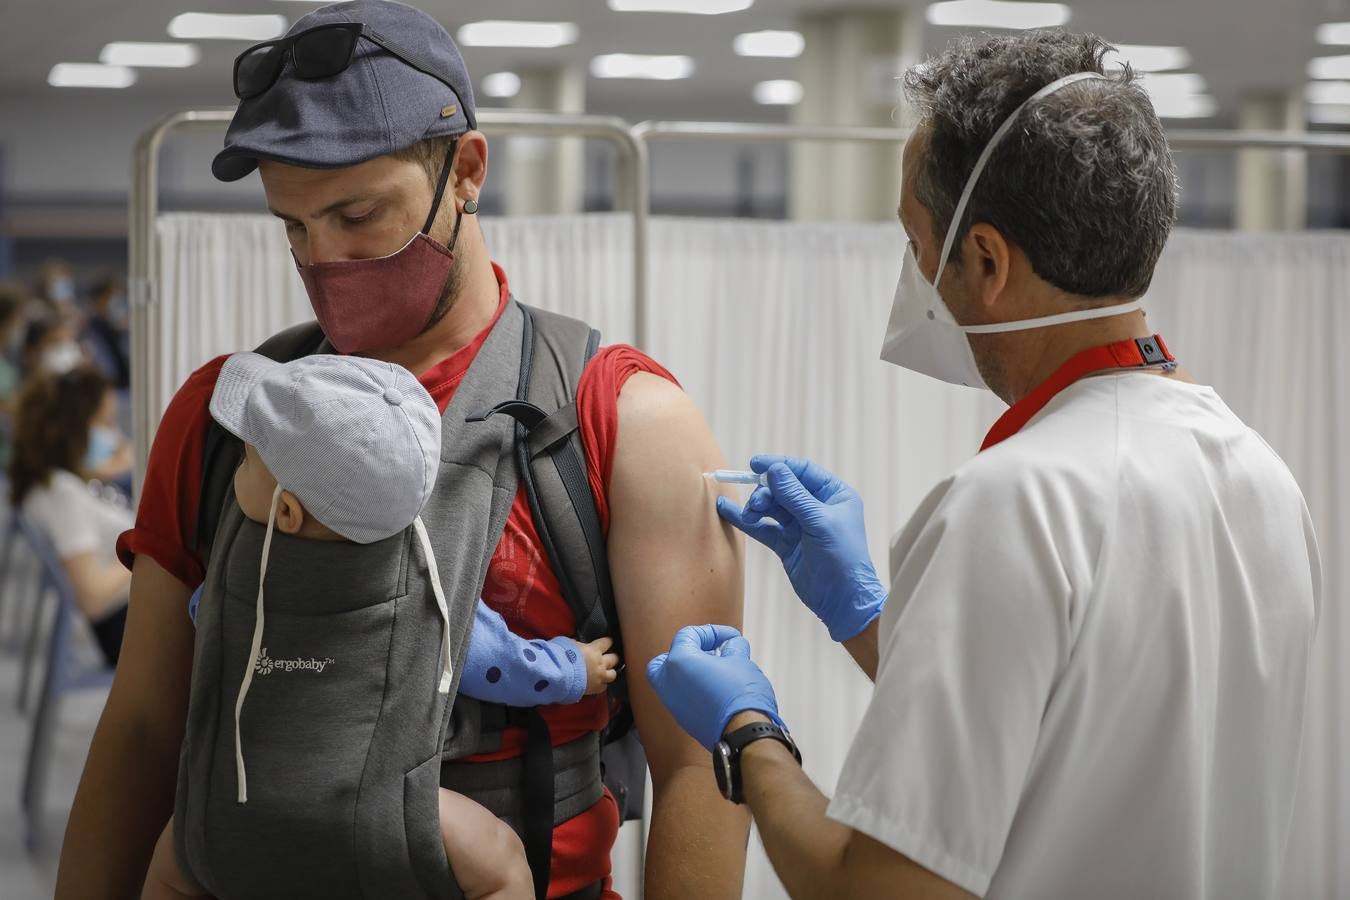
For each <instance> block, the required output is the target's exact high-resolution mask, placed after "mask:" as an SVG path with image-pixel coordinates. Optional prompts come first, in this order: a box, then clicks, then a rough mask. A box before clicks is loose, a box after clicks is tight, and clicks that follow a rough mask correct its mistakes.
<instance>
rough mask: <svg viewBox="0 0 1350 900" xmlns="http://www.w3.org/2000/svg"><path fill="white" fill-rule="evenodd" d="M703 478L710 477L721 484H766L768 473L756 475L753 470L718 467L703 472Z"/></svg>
mask: <svg viewBox="0 0 1350 900" xmlns="http://www.w3.org/2000/svg"><path fill="white" fill-rule="evenodd" d="M703 477H704V478H711V479H712V480H713V481H716V482H719V483H721V484H753V485H763V486H768V484H769V476H768V475H756V474H755V473H754V472H741V471H738V470H736V469H718V470H717V471H716V472H704V473H703Z"/></svg>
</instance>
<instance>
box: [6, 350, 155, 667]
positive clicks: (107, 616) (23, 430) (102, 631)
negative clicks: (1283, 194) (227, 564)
mask: <svg viewBox="0 0 1350 900" xmlns="http://www.w3.org/2000/svg"><path fill="white" fill-rule="evenodd" d="M115 413H116V395H115V394H114V393H113V390H112V386H111V385H110V384H109V383H108V380H107V379H106V378H104V377H103V376H102V375H100V374H99V373H98V372H97V371H96V370H94V369H93V368H90V367H87V366H81V367H79V368H76V369H72V370H71V371H69V372H66V373H65V374H63V375H50V374H40V375H38V376H36V377H33V378H30V379H29V380H28V381H27V382H25V384H24V386H23V388H22V389H21V390H20V392H19V398H18V405H17V409H16V413H15V418H14V454H13V459H12V460H11V461H10V466H9V477H10V502H11V503H12V504H13V505H14V508H15V509H17V510H19V511H20V512H22V513H23V514H24V515H25V516H27V517H28V518H29V520H30V521H31V522H32V523H33V524H34V525H36V526H37V527H38V528H40V529H42V531H43V532H45V533H46V534H47V536H48V537H49V538H50V539H51V542H52V545H53V546H54V547H55V548H56V553H57V555H58V556H59V557H60V558H61V562H62V563H63V564H64V565H65V569H66V575H67V577H69V579H70V584H71V587H72V588H74V591H75V603H76V605H77V606H79V608H80V612H82V613H83V614H84V616H85V617H86V618H87V619H88V620H89V623H90V625H91V626H92V627H93V630H94V636H95V637H96V638H97V640H98V645H99V648H100V649H101V650H102V651H103V655H104V657H105V658H106V659H107V661H108V664H109V665H116V664H117V656H118V651H119V649H120V648H121V645H122V632H123V630H124V628H125V626H126V619H127V597H128V595H129V592H130V587H131V573H130V572H128V571H127V570H126V569H125V568H124V567H123V566H122V565H121V563H119V562H118V561H117V559H116V555H115V548H116V544H117V536H118V535H119V534H121V533H122V532H123V531H125V530H127V529H128V528H130V527H131V526H132V524H133V521H134V517H133V515H132V513H131V510H130V509H129V508H127V507H126V506H122V505H118V504H115V503H110V502H108V501H107V500H105V499H102V498H100V497H99V496H96V495H95V493H94V492H93V491H92V490H91V488H90V485H89V483H88V479H87V477H86V474H85V470H86V466H87V463H88V461H89V460H90V458H91V457H90V450H91V449H92V448H93V447H94V445H95V444H96V443H97V442H98V440H99V439H98V438H96V434H97V433H98V431H99V429H101V428H104V427H105V423H106V422H107V420H108V418H109V416H110V414H115Z"/></svg>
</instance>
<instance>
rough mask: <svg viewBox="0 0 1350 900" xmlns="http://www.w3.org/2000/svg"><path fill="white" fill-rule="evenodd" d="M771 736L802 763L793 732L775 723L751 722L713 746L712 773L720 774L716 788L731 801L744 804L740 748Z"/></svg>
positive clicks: (798, 763)
mask: <svg viewBox="0 0 1350 900" xmlns="http://www.w3.org/2000/svg"><path fill="white" fill-rule="evenodd" d="M764 738H770V739H772V740H775V741H779V742H780V743H782V745H783V746H785V747H787V748H788V750H790V751H792V757H793V758H794V759H795V760H797V765H801V763H802V753H801V751H800V750H798V749H797V744H796V742H795V741H793V740H792V735H790V734H788V733H787V731H786V730H785V729H783V728H780V727H779V726H777V725H775V724H774V723H772V722H751V723H750V724H749V725H746V726H744V727H742V728H737V729H736V730H735V731H733V732H731V734H728V735H727V736H726V737H724V738H722V739H721V740H720V741H718V742H717V743H716V744H715V745H714V746H713V751H712V755H713V774H715V775H716V776H717V787H718V788H719V789H720V790H721V791H722V796H723V797H726V798H727V799H728V800H730V801H731V802H732V803H744V802H745V792H744V791H743V790H742V787H741V751H742V750H744V749H745V748H746V747H747V746H749V745H750V744H753V743H754V742H755V741H758V740H762V739H764Z"/></svg>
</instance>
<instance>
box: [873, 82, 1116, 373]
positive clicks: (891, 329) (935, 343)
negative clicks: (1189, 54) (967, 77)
mask: <svg viewBox="0 0 1350 900" xmlns="http://www.w3.org/2000/svg"><path fill="white" fill-rule="evenodd" d="M1101 77H1103V76H1101V75H1098V74H1096V73H1095V72H1080V73H1078V74H1077V75H1069V76H1067V77H1065V78H1061V79H1059V80H1058V81H1052V82H1051V83H1050V84H1048V85H1046V86H1045V87H1043V88H1041V89H1040V90H1039V91H1037V92H1036V93H1035V94H1032V95H1031V97H1029V98H1028V99H1027V100H1026V102H1024V103H1023V104H1022V105H1021V106H1019V107H1017V109H1015V110H1013V113H1012V115H1010V116H1008V118H1007V119H1005V120H1004V121H1003V124H1002V125H1000V126H999V127H998V130H997V131H995V132H994V136H993V137H992V138H990V139H989V143H988V144H987V145H986V146H985V148H984V151H983V152H982V153H981V154H980V158H979V159H978V160H976V162H975V168H974V169H973V170H972V171H971V173H970V178H969V179H967V181H966V186H965V189H964V190H963V191H962V192H961V199H960V201H959V202H958V203H957V204H956V211H955V212H954V213H953V214H952V221H951V224H950V225H949V226H948V227H947V237H946V240H945V241H943V244H942V256H941V258H940V259H939V260H938V270H937V277H936V279H935V282H934V283H930V282H929V281H928V279H926V278H924V277H923V273H922V272H920V271H919V262H918V260H917V259H915V257H914V246H913V245H912V244H911V245H910V246H909V247H907V248H906V249H905V256H904V260H903V262H902V263H901V265H900V283H899V284H898V285H897V286H896V289H895V300H894V302H893V303H892V305H891V318H890V322H889V323H887V325H886V338H885V340H884V341H883V342H882V345H881V358H882V359H883V360H885V361H886V362H888V363H893V364H895V365H897V366H900V367H901V368H905V369H909V370H911V371H914V372H918V373H919V374H921V375H927V376H929V377H931V378H936V379H938V380H939V381H945V382H947V383H948V384H962V385H965V386H966V387H973V388H984V389H985V390H988V387H989V386H988V385H986V384H985V383H984V379H983V378H982V377H980V370H979V368H978V367H977V366H976V365H975V354H974V353H972V352H971V350H970V341H969V340H968V339H967V338H966V335H968V334H996V333H999V332H1005V331H1025V330H1028V329H1031V328H1047V327H1049V326H1051V325H1063V324H1064V323H1066V322H1081V321H1084V320H1086V319H1100V318H1105V317H1107V316H1123V315H1125V314H1126V313H1131V312H1134V311H1135V310H1137V309H1139V308H1140V306H1141V305H1142V303H1141V301H1139V300H1135V301H1133V302H1132V303H1122V304H1120V305H1117V306H1104V307H1100V308H1097V309H1083V310H1077V311H1075V312H1067V313H1060V314H1059V315H1054V316H1040V317H1038V318H1035V319H1022V320H1020V321H1016V322H999V323H997V324H994V325H959V324H957V322H956V319H955V318H954V317H953V316H952V312H951V310H950V309H949V308H948V307H947V304H946V303H945V302H944V301H943V299H942V295H941V294H939V293H938V289H937V287H936V286H935V284H941V283H942V273H943V272H944V271H945V270H946V268H947V260H948V259H949V258H950V257H951V252H952V244H953V243H955V241H956V232H957V229H958V228H959V227H960V224H961V219H962V217H963V216H965V213H966V205H967V204H968V203H969V202H970V195H971V194H972V193H973V192H974V190H975V185H976V184H977V183H978V182H979V180H980V174H981V173H982V172H983V171H984V167H985V165H986V164H987V163H988V162H989V157H990V156H991V155H993V152H994V148H995V147H997V146H998V143H999V141H1001V140H1002V139H1003V136H1004V135H1005V134H1007V133H1008V131H1009V130H1010V129H1011V128H1012V126H1013V123H1014V122H1016V121H1017V117H1018V116H1019V115H1020V114H1021V112H1022V110H1023V109H1025V108H1026V107H1027V105H1028V104H1030V103H1032V102H1033V101H1035V100H1039V99H1040V98H1042V97H1045V96H1048V95H1050V94H1053V93H1054V92H1055V91H1057V90H1059V89H1060V88H1062V87H1066V86H1068V85H1070V84H1073V83H1074V82H1077V81H1082V80H1083V79H1085V78H1101Z"/></svg>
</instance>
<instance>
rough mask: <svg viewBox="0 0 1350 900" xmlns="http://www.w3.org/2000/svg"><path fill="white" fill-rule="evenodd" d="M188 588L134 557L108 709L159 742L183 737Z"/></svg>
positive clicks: (188, 666)
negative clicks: (128, 602)
mask: <svg viewBox="0 0 1350 900" xmlns="http://www.w3.org/2000/svg"><path fill="white" fill-rule="evenodd" d="M190 595H191V592H190V591H189V590H188V588H187V586H186V585H185V584H183V583H182V582H181V581H179V580H178V579H177V578H175V577H174V576H173V575H170V574H169V573H168V571H166V570H165V569H164V568H163V567H162V566H160V565H159V563H157V562H155V561H154V560H153V559H152V558H150V557H149V556H147V555H145V554H141V555H140V556H137V557H136V562H135V565H134V567H133V568H132V575H131V600H130V604H129V606H128V608H127V626H126V633H125V635H124V636H123V638H122V652H121V655H120V657H119V659H118V663H117V675H116V677H115V678H114V679H113V686H112V691H111V692H110V693H109V695H108V706H107V712H106V713H105V719H106V718H108V717H109V716H111V717H113V718H114V719H115V720H118V721H131V722H136V723H139V724H141V725H143V726H145V727H146V728H148V729H149V732H150V734H151V735H152V736H154V737H155V738H156V739H157V740H159V741H171V742H172V743H173V745H174V746H177V744H178V742H179V741H181V740H182V734H183V725H184V721H185V719H186V716H187V702H188V687H189V684H190V682H191V679H192V647H193V640H194V632H193V628H192V622H191V620H190V619H189V618H188V614H187V608H188V597H189V596H190Z"/></svg>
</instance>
